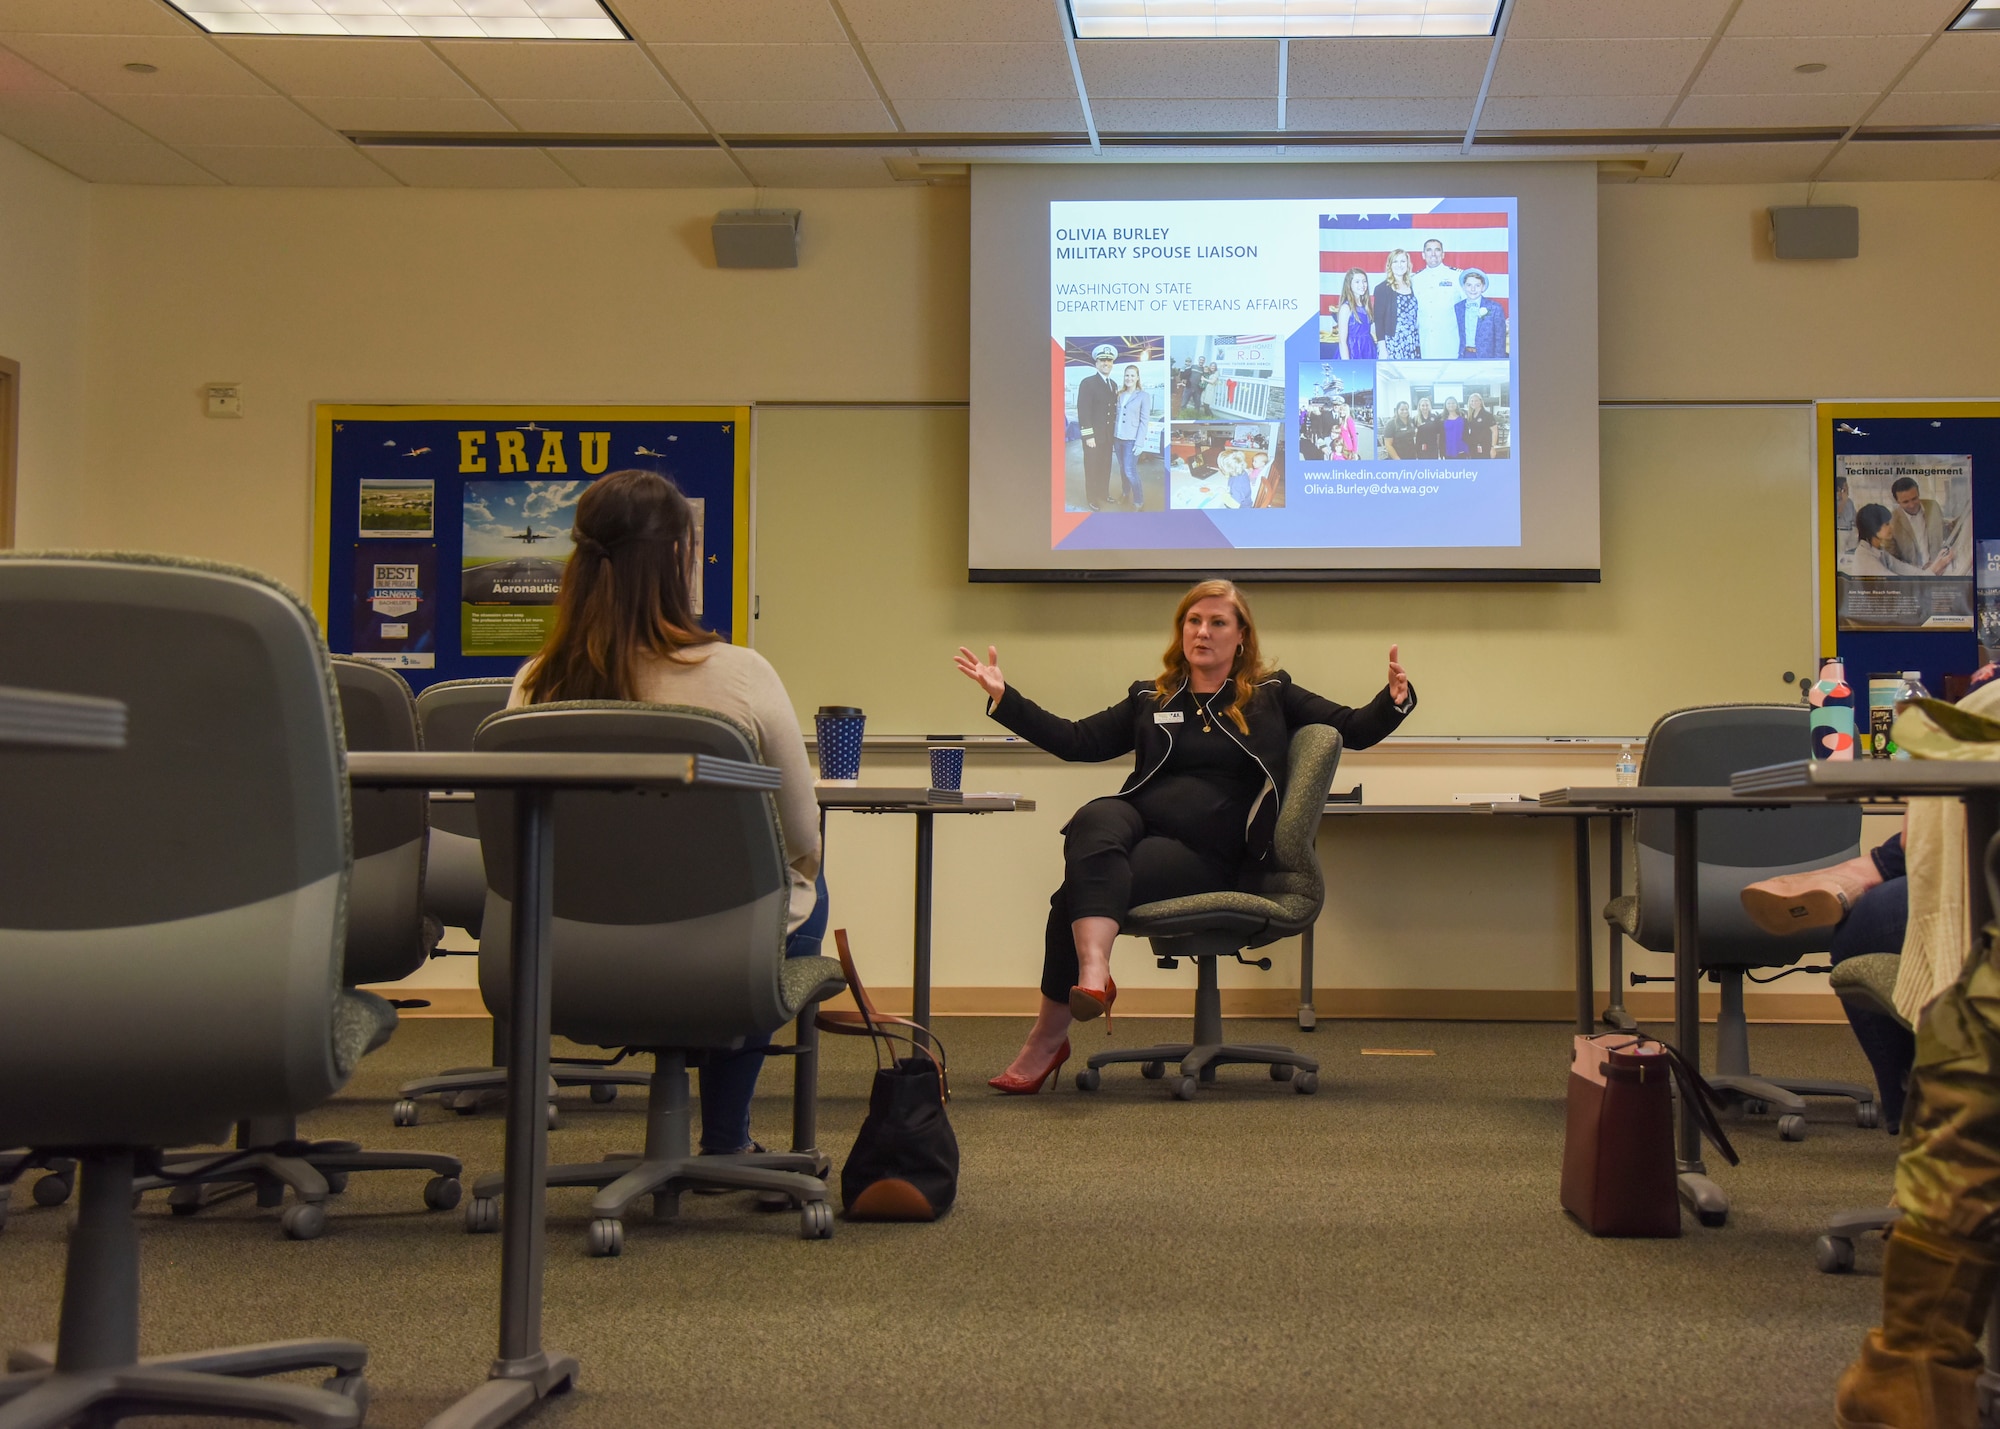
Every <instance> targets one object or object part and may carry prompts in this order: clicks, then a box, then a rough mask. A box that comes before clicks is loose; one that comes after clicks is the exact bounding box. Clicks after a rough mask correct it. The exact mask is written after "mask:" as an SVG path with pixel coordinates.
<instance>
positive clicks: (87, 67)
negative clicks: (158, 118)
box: [7, 34, 271, 94]
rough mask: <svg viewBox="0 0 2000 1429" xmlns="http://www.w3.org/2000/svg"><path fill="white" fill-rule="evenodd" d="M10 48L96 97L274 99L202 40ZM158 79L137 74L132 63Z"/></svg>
mask: <svg viewBox="0 0 2000 1429" xmlns="http://www.w3.org/2000/svg"><path fill="white" fill-rule="evenodd" d="M7 46H8V48H10V49H13V50H16V51H18V52H19V53H20V54H22V55H25V56H26V57H27V58H29V59H31V60H33V61H34V62H35V63H36V64H38V65H40V66H41V67H42V68H43V69H45V70H47V71H48V72H49V73H50V74H53V75H54V76H55V77H56V78H57V79H60V80H62V81H63V82H64V83H66V84H72V85H74V86H76V87H77V88H78V89H81V90H84V91H86V92H87V93H91V94H269V93H270V92H271V90H270V87H269V86H268V85H266V84H265V83H264V82H263V81H262V80H260V79H258V78H257V76H255V75H253V74H251V73H250V71H248V70H246V69H244V68H243V66H242V65H240V64H238V63H236V61H235V60H233V59H231V58H230V57H229V56H228V55H226V54H224V53H223V52H222V50H220V49H219V48H217V47H216V46H215V45H214V44H212V43H211V42H210V41H209V40H208V39H207V38H206V37H205V36H201V35H135V36H131V37H129V38H128V37H124V36H118V35H20V34H16V35H9V36H8V37H7ZM135 61H137V62H140V63H144V64H150V65H157V66H158V67H159V72H158V73H157V74H133V73H132V72H131V71H129V70H127V69H126V68H125V66H126V65H127V64H130V63H133V62H135Z"/></svg>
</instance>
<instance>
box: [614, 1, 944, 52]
mask: <svg viewBox="0 0 2000 1429" xmlns="http://www.w3.org/2000/svg"><path fill="white" fill-rule="evenodd" d="M617 5H618V14H619V16H620V18H622V19H623V20H624V21H625V28H626V29H628V30H630V31H631V32H632V33H633V34H634V35H637V36H638V37H639V38H640V39H642V40H648V41H657V42H660V43H663V44H684V45H719V44H762V45H805V44H842V43H844V42H845V41H846V39H847V36H846V35H845V34H844V33H843V32H842V31H841V28H840V21H838V20H836V19H835V18H834V17H833V7H832V6H831V5H828V4H827V3H826V0H729V3H728V4H727V5H718V4H715V3H714V0H617ZM911 38H917V37H916V36H912V37H911Z"/></svg>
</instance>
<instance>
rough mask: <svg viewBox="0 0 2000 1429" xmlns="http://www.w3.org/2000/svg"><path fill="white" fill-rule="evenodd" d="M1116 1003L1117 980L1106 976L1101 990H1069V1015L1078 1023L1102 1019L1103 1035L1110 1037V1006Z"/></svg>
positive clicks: (1088, 988) (1089, 988)
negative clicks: (1097, 1018)
mask: <svg viewBox="0 0 2000 1429" xmlns="http://www.w3.org/2000/svg"><path fill="white" fill-rule="evenodd" d="M1116 1001H1118V979H1117V978H1115V977H1111V976H1109V975H1108V974H1107V975H1106V977H1105V979H1104V987H1103V990H1102V991H1100V990H1099V989H1097V988H1094V987H1073V988H1071V989H1070V990H1069V1015H1070V1016H1071V1017H1073V1018H1075V1019H1076V1020H1077V1021H1078V1022H1088V1021H1090V1019H1091V1018H1093V1017H1102V1018H1103V1019H1104V1035H1105V1036H1107V1037H1108V1036H1110V1035H1111V1004H1112V1003H1114V1002H1116Z"/></svg>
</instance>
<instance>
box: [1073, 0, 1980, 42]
mask: <svg viewBox="0 0 2000 1429" xmlns="http://www.w3.org/2000/svg"><path fill="white" fill-rule="evenodd" d="M1982 3H1984V0H1982ZM1995 3H2000V0H1995ZM1500 5H1501V0H1069V13H1070V21H1071V23H1072V24H1073V25H1074V26H1075V29H1076V37H1077V38H1078V39H1079V40H1162V39H1198V40H1214V39H1232V40H1233V39H1272V40H1283V39H1294V40H1295V39H1301V38H1307V37H1310V38H1316V39H1317V38H1326V37H1346V36H1352V35H1415V36H1432V35H1490V34H1492V33H1493V27H1494V25H1495V24H1496V23H1498V21H1499V18H1500Z"/></svg>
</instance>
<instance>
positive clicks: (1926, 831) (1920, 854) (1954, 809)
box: [1896, 680, 2000, 1026]
mask: <svg viewBox="0 0 2000 1429" xmlns="http://www.w3.org/2000/svg"><path fill="white" fill-rule="evenodd" d="M1959 707H1960V708H1962V709H1966V710H1970V711H1971V712H1972V713H1974V714H1982V715H1985V716H1987V717H1988V718H2000V680H1995V681H1993V682H1992V683H1990V684H1986V685H1982V686H1980V687H1979V688H1978V689H1976V690H1974V691H1973V692H1972V693H1971V694H1969V695H1967V696H1966V697H1965V698H1964V699H1963V700H1960V701H1959ZM1906 713H1908V714H1915V713H1916V711H1907V712H1906ZM1965 853H1966V850H1965V806H1964V805H1963V804H1961V803H1959V801H1958V800H1956V799H1912V800H1910V812H1909V816H1908V818H1907V819H1906V820H1905V822H1904V826H1903V857H1904V860H1905V862H1906V863H1907V865H1908V867H1909V870H1910V921H1909V924H1908V926H1907V927H1906V928H1905V930H1904V933H1903V961H1902V962H1901V963H1900V964H1899V965H1898V966H1897V969H1896V1010H1897V1011H1898V1012H1900V1013H1902V1014H1903V1016H1905V1017H1907V1018H1908V1019H1909V1020H1910V1023H1911V1025H1912V1026H1914V1025H1915V1024H1916V1022H1917V1020H1918V1019H1919V1018H1921V1017H1922V1016H1923V1013H1924V1009H1925V1008H1927V1007H1929V1006H1930V1005H1931V1003H1933V1002H1934V1001H1936V1000H1937V998H1938V997H1939V996H1940V995H1942V994H1943V993H1944V992H1945V991H1946V989H1948V988H1950V987H1951V985H1952V984H1953V983H1955V982H1957V981H1958V978H1959V974H1960V973H1962V972H1963V971H1964V970H1965V960H1966V958H1967V957H1969V956H1970V955H1971V953H1972V946H1973V930H1972V904H1971V899H1970V896H1969V894H1968V892H1967V890H1966V886H1965Z"/></svg>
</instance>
